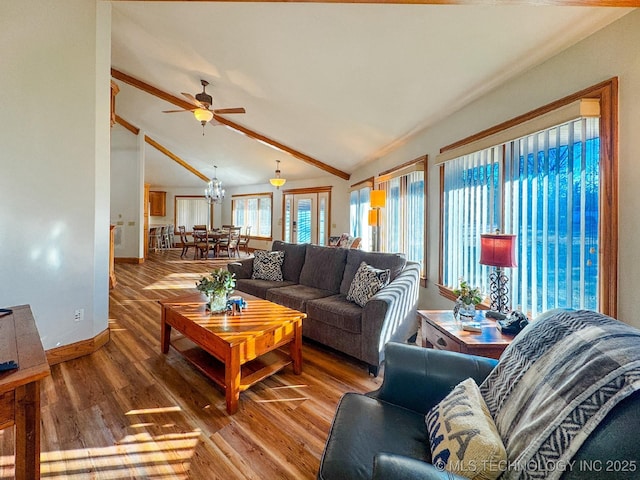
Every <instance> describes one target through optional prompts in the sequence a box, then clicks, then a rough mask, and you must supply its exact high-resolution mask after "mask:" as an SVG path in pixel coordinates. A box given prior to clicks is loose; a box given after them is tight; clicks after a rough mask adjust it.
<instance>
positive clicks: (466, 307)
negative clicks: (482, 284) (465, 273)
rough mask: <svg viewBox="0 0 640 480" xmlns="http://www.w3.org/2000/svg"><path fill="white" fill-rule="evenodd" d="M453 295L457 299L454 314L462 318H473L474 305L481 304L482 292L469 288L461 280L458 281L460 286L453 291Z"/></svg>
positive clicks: (475, 288) (474, 312) (464, 281)
mask: <svg viewBox="0 0 640 480" xmlns="http://www.w3.org/2000/svg"><path fill="white" fill-rule="evenodd" d="M453 294H454V295H455V296H456V297H458V299H457V301H456V306H455V308H454V316H455V313H459V314H460V315H461V316H463V317H471V318H473V317H475V315H476V305H478V304H479V303H481V302H482V292H481V291H480V288H478V287H471V285H469V283H468V282H467V281H466V280H464V279H463V278H461V279H460V286H459V287H458V288H454V289H453Z"/></svg>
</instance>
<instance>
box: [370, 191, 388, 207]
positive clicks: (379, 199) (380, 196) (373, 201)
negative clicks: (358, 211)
mask: <svg viewBox="0 0 640 480" xmlns="http://www.w3.org/2000/svg"><path fill="white" fill-rule="evenodd" d="M386 204H387V192H385V191H384V190H371V196H370V197H369V206H370V207H371V208H384V206H385V205H386Z"/></svg>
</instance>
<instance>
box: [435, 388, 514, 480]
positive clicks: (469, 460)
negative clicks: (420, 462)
mask: <svg viewBox="0 0 640 480" xmlns="http://www.w3.org/2000/svg"><path fill="white" fill-rule="evenodd" d="M425 421H426V424H427V430H428V432H429V443H430V446H431V458H432V463H433V465H434V466H435V467H436V468H437V469H438V470H447V471H449V472H453V473H456V474H458V475H462V476H463V477H467V478H471V479H474V480H494V479H496V478H498V477H499V476H500V475H501V474H502V471H503V470H504V469H505V468H506V466H507V465H506V464H507V452H506V450H505V448H504V445H503V443H502V439H501V438H500V434H499V433H498V429H497V428H496V425H495V423H494V422H493V418H491V415H490V414H489V409H488V408H487V404H486V403H485V401H484V399H483V398H482V395H481V394H480V389H479V388H478V385H476V382H474V381H473V379H472V378H468V379H466V380H465V381H464V382H461V383H459V384H458V385H457V386H456V387H455V388H454V389H453V390H452V391H451V393H450V394H449V395H447V396H446V397H445V398H444V399H443V400H442V401H441V402H440V403H439V404H438V405H436V406H435V407H433V408H432V409H431V410H429V412H428V413H427V415H426V417H425Z"/></svg>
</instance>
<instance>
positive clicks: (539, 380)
mask: <svg viewBox="0 0 640 480" xmlns="http://www.w3.org/2000/svg"><path fill="white" fill-rule="evenodd" d="M639 389H640V330H636V329H634V328H632V327H630V326H628V325H625V324H624V323H622V322H619V321H618V320H614V319H613V318H610V317H607V316H606V315H602V314H599V313H595V312H591V311H566V310H553V311H550V312H547V313H546V314H544V315H542V316H541V317H539V318H538V319H536V321H535V322H532V323H530V324H529V326H528V327H527V328H526V329H525V330H523V331H522V332H521V334H520V335H518V336H517V337H516V338H515V339H514V341H513V342H512V343H511V345H509V347H508V348H507V349H506V350H505V351H504V353H503V354H502V357H501V358H500V363H499V364H498V366H497V367H496V368H495V369H494V370H493V372H491V374H490V375H489V376H488V377H487V379H486V380H485V381H484V383H483V384H482V385H481V386H480V391H481V392H482V395H483V397H484V399H485V401H486V403H487V406H488V407H489V411H490V412H491V415H492V416H493V418H494V420H495V422H496V426H497V427H498V432H499V433H500V435H501V437H502V440H503V442H504V445H505V448H506V450H507V456H508V459H509V464H508V465H507V470H506V471H505V472H504V474H503V476H502V477H501V478H503V479H538V478H544V479H557V478H559V477H560V476H561V475H562V473H563V472H562V467H563V465H567V464H568V462H569V461H570V460H571V458H572V457H573V455H574V454H575V453H576V452H577V451H578V449H579V448H580V446H581V445H582V443H583V442H584V440H585V439H586V438H587V437H588V435H589V434H590V433H591V432H592V431H593V430H594V429H595V428H596V427H597V425H598V423H599V422H600V421H601V420H602V419H603V418H604V417H605V416H606V415H607V413H608V412H609V411H610V410H611V409H612V408H613V407H614V406H615V405H616V404H617V403H618V402H619V401H620V400H622V399H623V398H625V397H627V396H628V395H630V394H631V393H633V392H634V391H636V390H639Z"/></svg>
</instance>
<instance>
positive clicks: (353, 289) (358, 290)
mask: <svg viewBox="0 0 640 480" xmlns="http://www.w3.org/2000/svg"><path fill="white" fill-rule="evenodd" d="M388 283H389V269H386V270H380V269H378V268H373V267H372V266H371V265H367V264H366V262H362V263H361V264H360V268H358V271H357V272H356V274H355V276H354V277H353V281H352V282H351V286H350V287H349V293H347V300H349V301H350V302H355V303H357V304H358V305H360V306H361V307H364V305H365V303H367V302H368V301H369V299H370V298H371V297H373V296H374V295H375V294H376V293H378V291H379V290H380V289H381V288H383V287H385V286H386V285H387V284H388Z"/></svg>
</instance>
